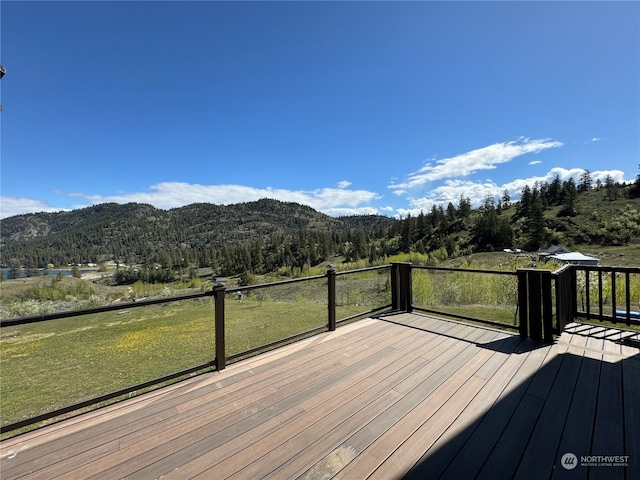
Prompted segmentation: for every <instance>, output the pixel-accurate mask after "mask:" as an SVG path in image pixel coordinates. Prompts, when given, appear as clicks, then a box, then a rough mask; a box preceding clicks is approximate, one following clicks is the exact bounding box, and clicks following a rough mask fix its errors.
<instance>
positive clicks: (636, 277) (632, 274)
mask: <svg viewBox="0 0 640 480" xmlns="http://www.w3.org/2000/svg"><path fill="white" fill-rule="evenodd" d="M385 270H387V271H388V275H389V282H388V290H390V291H387V293H388V295H389V297H390V303H387V302H383V303H382V304H380V305H377V306H374V307H373V308H370V309H368V310H367V309H365V310H363V311H360V312H358V313H357V314H353V315H349V316H347V317H344V318H339V319H338V318H337V317H338V316H337V313H336V309H337V304H338V302H337V287H336V280H337V278H338V277H345V278H346V277H348V276H349V275H354V274H355V275H359V274H364V273H366V272H373V271H378V272H379V273H385ZM420 270H427V271H431V272H464V273H465V274H489V275H495V276H496V278H499V277H500V276H503V278H504V276H511V277H513V276H515V277H516V278H517V291H516V292H515V295H516V296H517V299H516V302H517V317H518V324H517V328H518V331H519V333H520V335H521V336H523V337H530V338H532V339H533V340H536V341H540V340H543V341H546V342H552V341H553V335H558V334H560V333H561V332H562V330H563V329H564V326H565V325H566V324H567V323H569V322H571V321H573V320H574V319H577V318H586V319H590V320H593V319H598V320H608V321H611V322H613V323H616V322H624V323H625V324H626V325H632V324H635V325H640V318H636V317H635V312H634V308H635V301H636V299H635V298H632V297H633V296H634V295H636V296H637V295H639V292H640V268H623V267H584V266H567V267H564V268H562V269H560V270H558V271H556V272H550V271H547V270H534V269H522V270H518V271H517V272H505V271H493V270H473V269H452V268H442V267H425V266H416V265H411V264H410V263H392V264H390V265H384V266H380V267H371V268H365V269H359V270H352V271H347V272H337V271H336V270H335V269H333V268H329V269H328V270H327V272H326V274H325V275H318V276H314V277H306V278H299V279H292V280H285V281H281V282H274V283H266V284H260V285H250V286H242V287H239V286H237V287H231V288H227V287H226V286H225V285H224V284H217V285H215V287H214V288H213V289H212V290H211V291H208V292H201V293H197V294H191V295H185V296H179V297H168V298H160V299H153V300H145V301H137V302H131V303H123V304H117V305H109V306H103V307H97V308H91V309H86V310H81V311H71V312H61V313H54V314H47V315H37V316H32V317H22V318H14V319H6V320H0V328H1V327H10V326H17V325H24V324H29V323H35V322H45V321H53V320H56V319H62V318H68V317H74V316H80V315H87V314H94V313H101V312H107V311H114V310H129V309H134V308H140V307H144V306H149V305H156V304H163V303H170V302H176V301H182V300H188V299H200V298H204V297H212V298H213V299H214V304H215V306H214V309H213V317H214V318H213V319H212V320H213V322H212V323H213V325H214V328H213V331H214V336H215V353H214V355H213V357H214V358H213V359H212V360H211V361H208V362H205V363H203V364H200V365H195V366H193V367H191V368H188V369H186V370H181V371H179V372H175V373H170V374H168V375H165V376H163V377H161V378H157V379H153V380H149V381H146V382H144V383H141V384H137V385H132V386H130V387H126V388H124V389H120V390H118V391H115V392H111V393H108V394H105V395H100V396H98V397H96V398H92V399H90V400H86V401H82V402H78V403H75V404H73V405H69V406H66V407H63V408H59V409H56V410H53V411H50V412H47V413H43V414H41V415H36V416H34V417H32V418H28V419H25V420H22V421H18V422H15V423H11V424H7V425H3V426H1V427H0V433H5V432H9V431H13V430H17V429H20V428H23V427H26V426H29V425H33V424H36V423H40V422H43V421H45V420H48V419H52V418H54V417H58V416H61V415H65V414H68V413H70V412H73V411H76V410H79V409H82V408H85V407H88V406H91V405H95V404H98V403H103V402H106V401H109V400H113V399H116V398H118V397H122V396H123V395H126V394H129V393H132V392H137V391H141V390H143V389H146V388H149V387H152V386H155V385H158V384H161V383H164V382H167V381H169V380H174V379H177V378H180V377H184V376H185V375H189V374H193V373H196V372H198V371H205V370H210V369H216V370H222V369H224V368H225V367H226V365H227V363H228V362H232V361H235V360H238V359H241V358H246V357H248V356H250V355H254V354H257V353H260V352H264V351H266V350H268V349H271V348H275V347H277V346H279V345H283V344H286V343H291V342H293V341H296V340H298V339H301V338H304V337H308V336H310V335H314V334H318V333H321V332H324V331H327V330H329V331H331V330H335V329H336V327H337V326H338V325H340V324H342V323H345V322H348V321H350V320H353V319H356V318H359V317H364V316H370V315H371V314H374V313H376V312H382V311H402V312H411V311H413V310H414V309H416V310H422V311H426V312H429V313H435V314H442V315H446V316H449V317H454V318H459V319H462V320H472V321H477V322H482V323H488V324H491V325H492V326H497V327H505V326H506V325H504V324H503V323H500V322H494V321H491V320H487V319H482V318H474V317H469V316H465V315H459V314H455V313H451V312H445V311H439V310H437V309H427V308H422V307H416V306H415V305H414V302H413V293H414V289H413V285H412V272H418V271H420ZM324 279H326V286H327V290H326V304H327V313H326V323H325V324H324V325H323V326H321V327H317V328H313V329H311V330H306V331H303V332H298V333H297V334H295V335H293V336H288V337H286V338H281V339H278V340H276V341H273V342H268V343H266V344H263V345H257V346H252V347H251V348H250V349H247V350H244V351H242V352H235V353H232V354H229V352H228V351H227V346H226V336H227V332H226V328H227V321H226V320H225V316H226V312H227V308H226V307H225V300H226V298H227V296H228V295H230V294H234V293H235V294H237V293H239V292H242V293H244V294H246V293H248V292H251V291H253V290H258V289H270V288H274V287H277V286H282V285H288V284H295V283H302V282H309V281H318V280H320V281H323V280H324ZM554 288H555V294H554ZM594 296H595V297H596V298H595V305H597V309H596V311H595V312H594V311H593V310H592V305H593V304H594V301H593V297H594ZM554 320H555V321H554Z"/></svg>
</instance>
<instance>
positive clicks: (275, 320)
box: [0, 296, 363, 425]
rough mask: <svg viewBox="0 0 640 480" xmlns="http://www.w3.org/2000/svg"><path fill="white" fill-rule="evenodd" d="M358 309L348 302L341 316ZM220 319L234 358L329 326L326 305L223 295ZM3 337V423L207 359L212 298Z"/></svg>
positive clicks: (30, 327)
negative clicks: (226, 296) (271, 343)
mask: <svg viewBox="0 0 640 480" xmlns="http://www.w3.org/2000/svg"><path fill="white" fill-rule="evenodd" d="M299 300H300V299H299ZM362 311H363V308H362V307H358V306H350V307H346V306H345V307H341V312H340V313H341V314H345V313H349V314H356V313H360V312H362ZM225 316H226V347H227V355H231V354H234V353H239V352H242V351H245V350H248V349H251V348H255V347H259V346H262V345H264V344H267V343H270V342H273V341H277V340H280V339H283V338H286V337H288V336H291V335H294V334H297V333H301V332H305V331H308V330H310V329H313V328H315V327H322V326H324V325H326V323H327V306H326V304H320V303H308V302H305V301H304V300H302V301H290V302H285V301H273V300H268V299H264V298H259V297H258V296H254V297H249V298H247V299H245V300H243V301H234V300H232V299H231V298H228V299H227V302H226V308H225ZM1 334H2V335H1V337H0V352H1V354H2V376H1V378H0V406H1V412H2V424H3V425H6V424H9V423H13V422H16V421H20V420H22V419H25V418H30V417H33V416H35V415H38V414H42V413H45V412H48V411H52V410H54V409H57V408H61V407H64V406H67V405H71V404H74V403H77V402H80V401H83V400H86V399H90V398H95V397H97V396H99V395H102V394H105V393H109V392H113V391H116V390H119V389H122V388H126V387H129V386H132V385H137V384H139V383H142V382H145V381H148V380H152V379H155V378H160V377H162V376H165V375H168V374H171V373H175V372H178V371H181V370H184V369H187V368H190V367H194V366H197V365H201V364H204V363H206V362H209V361H212V360H213V359H214V357H215V339H214V301H213V299H212V298H202V299H196V300H184V301H180V302H173V303H168V304H162V305H152V306H144V307H136V308H131V309H129V310H126V311H114V312H105V313H100V314H92V315H84V316H79V317H73V318H65V319H60V320H51V321H47V322H40V323H31V324H26V325H20V326H14V327H5V328H3V329H2V331H1Z"/></svg>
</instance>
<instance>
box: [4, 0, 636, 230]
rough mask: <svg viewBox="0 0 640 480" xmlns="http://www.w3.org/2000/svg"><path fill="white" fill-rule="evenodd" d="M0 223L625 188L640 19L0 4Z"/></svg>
mask: <svg viewBox="0 0 640 480" xmlns="http://www.w3.org/2000/svg"><path fill="white" fill-rule="evenodd" d="M0 15H1V17H0V21H1V27H2V31H1V42H2V43H1V45H2V46H1V52H0V63H1V64H2V65H4V66H5V68H6V70H7V74H6V75H5V77H4V78H3V79H2V80H1V81H0V88H1V89H2V90H1V103H2V105H3V111H2V113H0V121H1V132H2V146H1V155H2V157H1V171H0V173H1V181H0V182H1V183H0V185H1V195H2V198H1V202H0V216H1V217H3V218H4V217H8V216H11V215H16V214H22V213H31V212H40V211H59V210H69V209H75V208H81V207H85V206H89V205H92V204H98V203H104V202H118V203H127V202H140V203H149V204H152V205H154V206H156V207H158V208H163V209H168V208H174V207H179V206H182V205H188V204H191V203H194V202H210V203H217V204H229V203H238V202H246V201H253V200H257V199H260V198H265V197H269V198H276V199H279V200H283V201H293V202H298V203H302V204H305V205H309V206H311V207H313V208H315V209H316V210H319V211H322V212H324V213H327V214H330V215H334V216H339V215H350V214H357V213H364V214H367V213H379V214H383V215H389V216H399V217H402V216H406V215H407V214H409V213H411V214H417V213H418V212H419V211H420V210H424V211H428V210H430V209H431V207H432V205H434V204H443V205H444V206H445V207H446V205H447V203H448V202H450V201H451V202H452V203H453V204H454V205H457V204H458V200H459V198H460V196H461V195H463V196H464V197H468V198H470V199H471V200H472V202H473V203H474V205H477V204H478V203H479V202H481V201H482V200H483V199H484V198H485V197H486V196H487V195H488V194H490V195H496V196H501V195H502V192H503V191H504V190H505V189H507V190H508V191H509V192H510V194H511V196H512V198H517V197H518V195H519V193H520V192H521V191H522V188H523V187H524V186H525V185H526V184H530V185H533V182H534V181H536V180H539V181H551V180H552V179H553V177H554V176H555V175H559V176H560V178H561V179H563V180H566V179H568V178H569V177H570V176H573V177H574V178H576V179H578V177H579V175H580V174H581V173H582V171H583V169H588V170H589V171H590V172H591V174H592V178H593V179H594V181H595V180H597V179H602V180H604V178H605V177H606V176H607V175H610V176H611V177H612V178H613V179H614V180H617V181H632V180H634V179H635V177H636V175H637V173H638V164H639V163H640V3H639V2H584V3H583V2H531V3H529V2H470V3H467V2H428V1H427V2H339V1H334V2H295V1H292V2H215V1H198V2H168V1H167V2H150V1H144V2H128V1H121V2H117V1H116V2H82V1H71V2H53V1H48V2H26V1H22V2H12V1H7V0H3V1H2V2H1V4H0Z"/></svg>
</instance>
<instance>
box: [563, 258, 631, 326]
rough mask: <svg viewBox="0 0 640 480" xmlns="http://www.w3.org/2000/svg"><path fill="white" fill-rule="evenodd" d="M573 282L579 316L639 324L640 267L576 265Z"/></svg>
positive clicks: (595, 319)
mask: <svg viewBox="0 0 640 480" xmlns="http://www.w3.org/2000/svg"><path fill="white" fill-rule="evenodd" d="M571 282H572V283H573V285H574V286H573V288H574V291H575V294H574V295H572V301H573V302H575V303H573V311H574V315H575V317H576V318H584V319H586V320H590V321H607V322H611V323H614V324H617V323H622V324H625V325H627V326H631V325H640V313H639V312H640V268H638V267H596V266H583V265H579V266H578V265H576V266H574V267H573V274H572V278H571Z"/></svg>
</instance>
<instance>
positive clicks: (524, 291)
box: [517, 270, 529, 338]
mask: <svg viewBox="0 0 640 480" xmlns="http://www.w3.org/2000/svg"><path fill="white" fill-rule="evenodd" d="M517 274H518V312H519V320H520V324H519V325H518V331H519V332H520V336H521V337H522V338H526V337H527V335H529V326H528V324H529V301H528V297H529V293H528V292H529V289H528V287H527V272H526V270H518V273H517Z"/></svg>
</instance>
